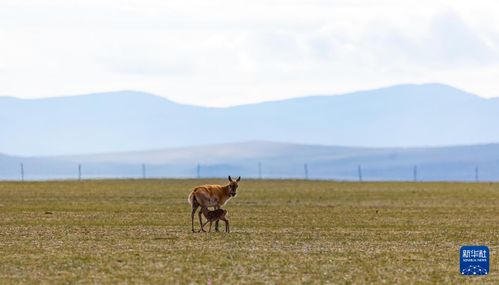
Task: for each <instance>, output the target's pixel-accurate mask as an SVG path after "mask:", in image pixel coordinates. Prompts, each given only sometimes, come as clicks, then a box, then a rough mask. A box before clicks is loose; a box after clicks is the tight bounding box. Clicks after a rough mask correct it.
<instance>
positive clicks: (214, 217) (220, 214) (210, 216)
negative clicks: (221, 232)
mask: <svg viewBox="0 0 499 285" xmlns="http://www.w3.org/2000/svg"><path fill="white" fill-rule="evenodd" d="M201 212H202V213H203V216H204V217H205V218H206V220H207V221H206V222H205V223H204V224H202V225H201V231H203V232H204V231H205V230H204V226H206V224H207V223H210V228H209V229H208V232H211V224H212V223H213V222H218V221H219V220H221V221H224V223H225V231H226V232H228V233H229V232H230V227H229V219H228V218H227V213H228V211H227V210H224V209H216V210H213V211H210V210H208V208H201Z"/></svg>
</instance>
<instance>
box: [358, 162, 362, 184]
mask: <svg viewBox="0 0 499 285" xmlns="http://www.w3.org/2000/svg"><path fill="white" fill-rule="evenodd" d="M357 172H358V174H359V182H362V167H361V166H360V164H359V166H358V167H357Z"/></svg>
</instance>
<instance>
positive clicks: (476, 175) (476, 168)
mask: <svg viewBox="0 0 499 285" xmlns="http://www.w3.org/2000/svg"><path fill="white" fill-rule="evenodd" d="M478 180H479V179H478V166H477V167H475V182H478Z"/></svg>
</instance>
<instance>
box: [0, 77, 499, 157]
mask: <svg viewBox="0 0 499 285" xmlns="http://www.w3.org/2000/svg"><path fill="white" fill-rule="evenodd" d="M498 123H499V100H497V99H484V98H481V97H478V96H476V95H473V94H470V93H467V92H464V91H461V90H459V89H456V88H453V87H450V86H447V85H442V84H422V85H397V86H392V87H387V88H382V89H376V90H368V91H360V92H355V93H349V94H343V95H335V96H311V97H303V98H295V99H289V100H282V101H274V102H265V103H259V104H250V105H242V106H235V107H229V108H207V107H199V106H191V105H182V104H177V103H175V102H172V101H169V100H167V99H165V98H163V97H159V96H155V95H152V94H148V93H143V92H135V91H120V92H109V93H98V94H90V95H81V96H71V97H57V98H46V99H33V100H24V99H16V98H12V97H0V130H1V131H0V152H2V153H8V154H20V155H63V154H75V153H83V154H84V153H104V152H126V151H132V150H145V149H160V148H165V147H181V146H195V145H205V144H219V143H235V142H240V141H253V140H259V141H260V140H265V141H281V142H289V143H298V144H314V145H318V144H319V145H346V146H360V147H417V146H444V145H467V144H480V143H491V142H499V124H498Z"/></svg>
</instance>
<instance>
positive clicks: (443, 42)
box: [0, 0, 499, 106]
mask: <svg viewBox="0 0 499 285" xmlns="http://www.w3.org/2000/svg"><path fill="white" fill-rule="evenodd" d="M497 11H499V1H427V0H420V1H397V0H381V1H361V0H355V1H324V0H317V1H314V0H310V1H299V0H288V1H273V0H267V1H260V0H256V1H239V0H231V1H193V0H182V1H160V0H141V1H105V0H100V1H96V0H87V1H57V0H55V1H54V0H51V1H43V0H42V1H14V0H1V1H0V38H1V39H2V43H1V45H0V94H1V95H9V96H16V97H22V98H39V97H48V96H62V95H74V94H83V93H90V92H100V91H111V90H123V89H134V90H141V91H148V92H152V93H155V94H158V95H162V96H165V97H167V98H169V99H172V100H174V101H177V102H182V103H190V104H197V105H206V106H228V105H236V104H243V103H251V102H259V101H267V100H275V99H283V98H289V97H296V96H304V95H311V94H336V93H342V92H348V91H355V90H359V89H369V88H376V87H381V86H387V85H392V84H398V83H421V82H441V83H446V84H450V85H453V86H456V87H458V88H462V89H465V90H467V91H470V92H473V93H476V94H478V95H480V96H483V97H499V89H498V88H497V78H499V19H498V17H497V15H496V12H497Z"/></svg>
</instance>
